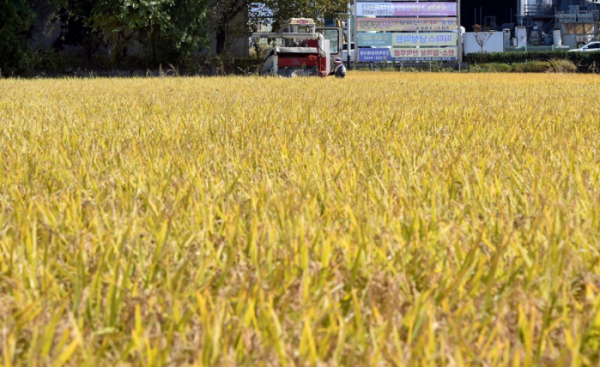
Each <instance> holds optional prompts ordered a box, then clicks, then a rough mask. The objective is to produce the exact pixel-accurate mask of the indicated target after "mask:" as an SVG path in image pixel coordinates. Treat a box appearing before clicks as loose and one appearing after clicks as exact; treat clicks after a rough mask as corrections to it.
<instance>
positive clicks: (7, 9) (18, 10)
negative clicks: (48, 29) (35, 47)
mask: <svg viewBox="0 0 600 367" xmlns="http://www.w3.org/2000/svg"><path fill="white" fill-rule="evenodd" d="M34 20H35V14H34V12H33V10H31V8H30V7H29V5H27V3H26V2H25V1H23V0H0V68H2V70H3V73H7V72H12V71H13V70H14V69H15V68H16V66H17V64H18V63H19V61H20V60H21V59H22V58H23V57H24V56H25V55H26V54H27V53H28V52H29V48H28V46H27V38H26V32H27V31H29V29H30V27H31V25H32V24H33V21H34Z"/></svg>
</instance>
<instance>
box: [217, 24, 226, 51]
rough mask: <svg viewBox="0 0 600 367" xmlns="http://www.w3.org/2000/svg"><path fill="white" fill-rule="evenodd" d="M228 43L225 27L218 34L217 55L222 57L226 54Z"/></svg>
mask: <svg viewBox="0 0 600 367" xmlns="http://www.w3.org/2000/svg"><path fill="white" fill-rule="evenodd" d="M226 42H227V31H226V30H225V27H223V29H221V30H219V32H218V33H217V55H222V54H223V53H224V52H225V43H226Z"/></svg>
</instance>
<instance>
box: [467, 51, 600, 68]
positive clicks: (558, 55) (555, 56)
mask: <svg viewBox="0 0 600 367" xmlns="http://www.w3.org/2000/svg"><path fill="white" fill-rule="evenodd" d="M551 60H569V61H571V62H572V63H573V65H575V66H576V67H577V69H578V70H579V71H582V72H598V69H597V68H596V67H595V65H600V52H566V51H531V52H493V53H488V54H478V53H473V54H468V55H467V61H468V62H469V63H471V64H485V63H487V64H489V63H503V64H509V65H513V64H520V63H529V62H531V61H546V62H548V61H551Z"/></svg>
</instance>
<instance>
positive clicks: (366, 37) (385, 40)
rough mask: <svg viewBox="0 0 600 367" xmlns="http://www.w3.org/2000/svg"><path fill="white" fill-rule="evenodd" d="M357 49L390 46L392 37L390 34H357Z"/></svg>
mask: <svg viewBox="0 0 600 367" xmlns="http://www.w3.org/2000/svg"><path fill="white" fill-rule="evenodd" d="M357 35H358V47H362V46H383V47H385V46H392V45H393V44H394V41H393V38H394V35H393V34H391V33H358V34H357Z"/></svg>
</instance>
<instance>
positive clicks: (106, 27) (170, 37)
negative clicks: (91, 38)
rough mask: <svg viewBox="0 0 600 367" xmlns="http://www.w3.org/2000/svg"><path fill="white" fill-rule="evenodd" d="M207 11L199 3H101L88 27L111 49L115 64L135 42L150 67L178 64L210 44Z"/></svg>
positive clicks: (154, 0)
mask: <svg viewBox="0 0 600 367" xmlns="http://www.w3.org/2000/svg"><path fill="white" fill-rule="evenodd" d="M206 8H207V3H206V2H205V1H198V0H100V1H99V3H98V4H97V5H96V6H95V7H94V9H93V10H92V15H91V17H90V18H89V20H88V24H89V25H90V26H91V28H92V29H93V30H94V31H96V32H98V33H99V34H102V35H103V36H104V40H105V41H106V42H107V43H108V44H109V45H110V50H111V58H112V60H113V62H118V61H119V60H121V59H122V58H124V57H126V56H127V50H128V48H129V47H131V46H132V45H133V43H134V41H138V42H139V44H141V45H142V46H143V51H144V55H145V56H146V58H147V61H148V62H149V63H151V64H152V63H154V64H156V63H167V62H176V60H178V59H179V58H180V57H182V56H185V55H188V54H189V53H191V52H192V51H194V50H197V49H198V48H199V47H200V46H201V45H204V44H205V43H206V42H207V40H208V39H207V36H206V23H207V16H206Z"/></svg>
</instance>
